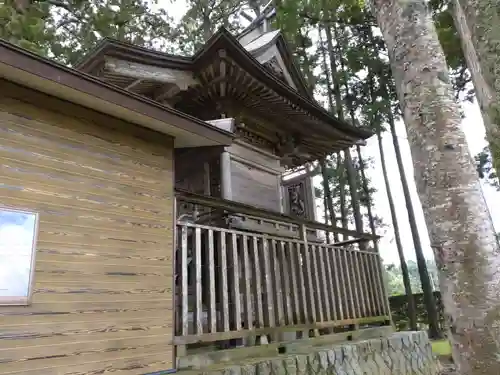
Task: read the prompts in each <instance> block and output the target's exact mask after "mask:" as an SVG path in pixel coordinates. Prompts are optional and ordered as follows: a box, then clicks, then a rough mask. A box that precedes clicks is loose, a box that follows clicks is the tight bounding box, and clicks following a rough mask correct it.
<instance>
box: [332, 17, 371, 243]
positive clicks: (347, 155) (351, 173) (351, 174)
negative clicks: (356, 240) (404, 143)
mask: <svg viewBox="0 0 500 375" xmlns="http://www.w3.org/2000/svg"><path fill="white" fill-rule="evenodd" d="M325 31H326V42H327V48H328V55H329V57H330V70H331V72H332V82H333V93H334V95H335V106H336V110H337V116H338V117H339V119H340V120H344V111H343V109H342V95H341V92H340V82H339V77H338V74H337V63H336V61H335V51H334V48H333V34H332V29H331V27H330V24H328V23H327V24H326V25H325ZM335 37H336V38H337V37H338V35H335ZM339 52H340V51H339ZM338 55H339V57H340V53H339V54H338ZM344 162H345V170H346V174H347V183H348V185H349V193H350V195H351V205H352V210H353V216H354V225H355V227H356V231H357V232H359V233H363V217H362V215H361V208H360V206H359V192H358V186H357V185H358V184H357V181H356V180H357V179H356V170H355V169H354V166H353V164H352V157H351V151H350V150H349V149H348V148H347V149H345V150H344ZM359 246H360V249H362V250H365V249H366V243H365V242H361V243H360V244H359Z"/></svg>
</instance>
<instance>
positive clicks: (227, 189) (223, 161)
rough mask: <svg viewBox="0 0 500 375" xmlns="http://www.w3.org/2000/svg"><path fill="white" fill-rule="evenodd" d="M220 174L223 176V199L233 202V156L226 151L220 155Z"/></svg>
mask: <svg viewBox="0 0 500 375" xmlns="http://www.w3.org/2000/svg"><path fill="white" fill-rule="evenodd" d="M220 174H221V181H220V183H221V197H222V199H227V200H231V199H233V194H232V191H231V155H230V154H229V152H228V151H226V150H224V151H223V152H222V153H221V155H220Z"/></svg>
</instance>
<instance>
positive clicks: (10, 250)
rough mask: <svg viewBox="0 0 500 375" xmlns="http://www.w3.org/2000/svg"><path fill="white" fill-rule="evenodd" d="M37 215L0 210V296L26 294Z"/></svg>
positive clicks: (23, 295)
mask: <svg viewBox="0 0 500 375" xmlns="http://www.w3.org/2000/svg"><path fill="white" fill-rule="evenodd" d="M35 222H36V215H35V214H29V213H23V212H16V211H7V210H0V296H2V297H26V296H27V295H28V291H29V289H28V286H29V277H30V273H31V272H30V271H31V258H32V256H33V253H32V249H33V239H34V236H35Z"/></svg>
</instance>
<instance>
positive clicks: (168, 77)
mask: <svg viewBox="0 0 500 375" xmlns="http://www.w3.org/2000/svg"><path fill="white" fill-rule="evenodd" d="M104 67H105V69H106V70H108V71H110V72H112V73H116V74H121V75H123V76H126V77H133V78H137V79H147V80H152V81H157V82H164V83H175V84H176V85H177V86H179V88H180V89H181V90H187V89H188V87H189V86H192V85H196V84H197V83H198V82H197V81H196V80H195V79H194V78H193V77H192V76H191V74H190V73H188V72H185V71H182V70H174V69H169V68H160V67H156V66H152V65H145V64H139V63H134V62H130V61H125V60H120V59H115V58H111V57H107V58H106V60H105V63H104Z"/></svg>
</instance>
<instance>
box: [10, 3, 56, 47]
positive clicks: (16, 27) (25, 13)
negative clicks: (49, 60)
mask: <svg viewBox="0 0 500 375" xmlns="http://www.w3.org/2000/svg"><path fill="white" fill-rule="evenodd" d="M51 21H52V17H51V15H50V12H49V6H48V4H47V3H39V2H37V3H34V4H33V5H31V6H29V7H27V8H26V9H24V10H22V9H21V8H20V7H19V6H18V5H17V3H16V1H15V0H5V1H3V2H1V3H0V37H1V38H3V39H5V40H8V41H9V42H11V43H14V44H17V45H19V46H21V47H23V48H26V49H28V50H30V51H32V52H35V53H38V54H42V55H47V54H48V52H49V51H50V43H51V41H52V40H53V38H54V29H53V28H52V27H51V25H50V23H51Z"/></svg>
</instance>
